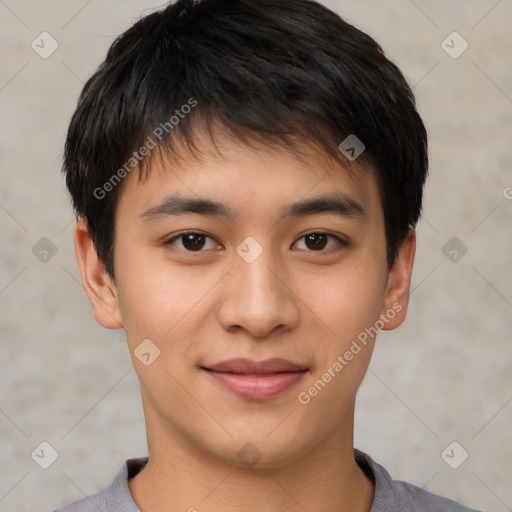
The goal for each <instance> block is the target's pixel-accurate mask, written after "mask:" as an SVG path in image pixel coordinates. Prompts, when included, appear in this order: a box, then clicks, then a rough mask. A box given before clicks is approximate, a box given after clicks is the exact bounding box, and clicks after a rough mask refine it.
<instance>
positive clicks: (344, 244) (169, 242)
mask: <svg viewBox="0 0 512 512" xmlns="http://www.w3.org/2000/svg"><path fill="white" fill-rule="evenodd" d="M187 235H201V236H205V237H206V238H209V239H211V240H214V238H213V237H211V236H209V235H207V234H206V233H202V232H200V231H184V232H182V233H178V234H177V235H174V236H173V237H172V238H169V239H168V240H166V241H165V242H164V245H173V243H174V242H175V241H176V240H179V239H180V238H182V237H184V236H187ZM309 235H326V236H328V237H329V238H333V239H335V240H336V242H338V245H339V246H341V247H347V246H348V245H349V244H348V242H347V241H346V240H343V239H342V238H340V237H339V236H337V235H333V234H332V233H328V232H326V231H310V232H309V233H305V234H304V235H301V236H300V237H299V238H298V239H297V241H298V240H302V239H304V238H306V237H307V236H309ZM216 243H217V244H218V245H221V244H219V243H218V242H216ZM295 243H296V242H294V244H295ZM180 250H183V251H184V252H188V253H201V252H205V250H203V249H201V250H199V251H189V250H187V249H180ZM333 250H334V251H336V250H340V248H339V247H338V248H334V249H333V248H331V249H321V250H318V251H314V250H308V251H307V252H311V253H315V252H318V253H322V252H323V253H327V252H331V251H333Z"/></svg>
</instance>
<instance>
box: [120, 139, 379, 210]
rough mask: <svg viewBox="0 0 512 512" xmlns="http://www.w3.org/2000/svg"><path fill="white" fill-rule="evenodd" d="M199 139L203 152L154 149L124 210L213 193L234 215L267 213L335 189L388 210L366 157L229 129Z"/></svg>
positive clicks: (126, 191) (128, 187)
mask: <svg viewBox="0 0 512 512" xmlns="http://www.w3.org/2000/svg"><path fill="white" fill-rule="evenodd" d="M195 145H196V147H197V149H198V151H194V152H190V151H186V150H185V148H184V147H180V148H179V150H177V151H176V152H173V153H172V154H171V153H169V154H165V153H163V152H161V153H160V152H159V153H158V154H154V155H151V157H152V158H151V160H150V164H149V165H147V166H146V168H145V169H144V172H143V173H138V172H136V171H134V172H133V173H131V175H129V176H127V177H126V178H125V183H123V190H122V193H121V195H120V198H119V201H118V204H117V208H116V215H117V214H118V213H121V214H125V213H126V209H127V208H129V210H130V211H131V212H132V213H135V212H137V213H138V214H139V215H140V214H141V213H143V212H147V211H148V210H150V209H151V208H153V207H156V206H157V205H158V204H159V203H161V202H162V201H163V200H164V199H165V198H166V197H168V196H171V195H177V194H178V195H180V196H184V197H188V198H192V197H197V198H199V197H200V198H209V199H212V200H214V201H215V202H218V203H219V204H222V205H226V206H227V208H226V209H225V210H229V212H230V214H232V215H233V216H234V215H235V214H237V216H238V217H240V216H243V215H245V216H251V215H254V214H255V213H257V214H258V215H259V216H263V215H265V214H269V215H270V214H271V213H272V212H277V211H278V210H280V211H282V206H283V204H292V203H293V202H297V201H299V200H301V199H304V198H307V197H313V196H319V195H321V196H326V195H328V194H329V195H332V194H333V193H335V192H341V193H342V194H343V195H344V196H345V197H346V198H348V199H349V200H353V202H354V203H358V204H361V205H364V210H365V212H364V213H365V214H368V215H370V216H375V215H377V216H379V215H380V214H381V213H382V207H381V201H380V193H379V189H378V183H377V177H376V173H375V169H374V168H373V166H372V165H371V164H370V163H368V162H363V161H362V159H361V160H360V161H359V162H358V161H354V162H347V165H343V164H342V163H341V162H340V161H337V160H335V159H334V158H332V156H330V155H328V154H327V153H326V152H325V150H323V149H322V148H320V147H319V146H318V145H317V144H314V143H310V142H308V141H302V142H299V141H298V143H297V147H296V148H293V149H291V148H288V147H284V146H280V145H278V144H267V145H264V144H262V143H252V144H250V145H247V144H245V143H243V142H241V141H239V140H236V139H234V138H233V137H229V136H227V135H226V134H225V133H222V132H221V133H217V134H216V137H215V141H214V142H213V141H212V140H211V139H208V138H207V137H206V136H202V137H201V136H200V137H199V138H198V139H197V140H196V142H195Z"/></svg>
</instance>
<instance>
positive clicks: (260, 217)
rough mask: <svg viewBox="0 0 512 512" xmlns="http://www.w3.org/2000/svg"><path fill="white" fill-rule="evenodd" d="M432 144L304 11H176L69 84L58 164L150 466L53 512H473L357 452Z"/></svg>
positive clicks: (218, 7)
mask: <svg viewBox="0 0 512 512" xmlns="http://www.w3.org/2000/svg"><path fill="white" fill-rule="evenodd" d="M427 167H428V158H427V137H426V132H425V128H424V125H423V123H422V121H421V118H420V116H419V115H418V113H417V111H416V109H415V105H414V97H413V94H412V92H411V90H410V88H409V86H408V85H407V82H406V80H405V79H404V77H403V75H402V74H401V72H400V71H399V70H398V68H397V67H396V66H395V65H394V64H392V63H391V62H390V61H389V60H388V59H387V58H386V57H385V55H384V54H383V52H382V50H381V48H380V47H379V46H378V44H377V43H376V42H375V41H373V39H371V38H370V37H369V36H368V35H366V34H364V33H362V32H361V31H359V30H358V29H356V28H355V27H353V26H351V25H350V24H348V23H346V22H344V21H343V20H342V19H341V18H340V17H339V16H337V15H336V14H334V13H333V12H331V11H329V10H328V9H326V8H325V7H323V6H322V5H320V4H318V3H316V2H313V1H310V0H283V1H280V2H273V1H269V0H222V1H221V0H198V1H193V0H178V1H177V2H175V3H171V4H169V5H168V6H167V7H166V8H164V9H163V10H161V11H159V12H156V13H153V14H150V15H149V16H146V17H145V18H142V19H141V20H140V21H139V22H137V23H136V24H135V25H134V26H133V27H131V28H130V29H129V30H127V31H126V32H125V33H124V34H123V35H121V36H120V37H119V38H118V39H117V40H116V41H115V42H114V44H113V45H112V47H111V49H110V50H109V52H108V55H107V58H106V60H105V62H104V63H103V64H102V65H101V66H100V68H99V69H98V71H97V72H96V73H95V74H94V76H93V77H92V78H91V79H90V80H89V81H88V82H87V84H86V86H85V88H84V90H83V92H82V95H81V97H80V101H79V104H78V108H77V111H76V112H75V114H74V116H73V119H72V121H71V125H70V128H69V133H68V138H67V141H66V151H65V162H64V170H65V173H66V179H67V185H68V188H69V190H70V193H71V196H72V198H73V203H74V207H75V212H76V215H77V219H78V222H77V225H76V228H75V247H76V254H77V259H78V263H79V266H80V271H81V276H82V282H83V284H84V288H85V290H86V292H87V294H88V296H89V299H90V301H91V304H92V306H93V309H94V314H95V317H96V320H97V321H98V322H99V323H100V324H101V325H102V326H104V327H106V328H108V329H118V328H121V327H122V328H123V329H124V330H125V332H126V337H127V340H128V346H129V349H130V354H131V357H132V360H133V364H134V367H135V370H136V372H137V375H138V378H139V380H140V386H141V395H142V402H143V407H144V413H145V419H146V428H147V438H148V448H149V458H139V459H130V460H129V461H127V462H126V463H125V464H124V465H123V467H122V468H121V470H120V472H119V473H118V475H117V476H116V477H115V479H114V482H113V483H112V484H111V485H110V486H109V487H108V488H106V489H105V490H103V491H102V492H101V493H99V494H98V495H95V496H91V497H88V498H85V499H83V500H81V501H80V502H78V503H75V504H72V505H69V506H67V507H64V508H63V509H61V511H65V512H71V511H75V510H76V511H78V510H79V511H89V510H90V511H93V510H94V511H96V510H101V511H137V510H143V511H145V512H146V511H148V512H153V511H164V510H165V511H168V512H178V511H187V510H188V511H196V510H197V511H199V512H203V511H204V512H217V511H223V512H230V511H235V510H236V511H244V512H252V511H256V510H258V511H259V510H264V511H265V512H278V511H279V512H283V511H285V512H295V511H304V510H307V511H311V512H313V511H314V512H324V511H327V510H329V511H332V510H336V511H339V512H348V511H351V512H354V511H355V512H367V511H371V512H381V511H389V510H392V511H399V510H403V511H414V510H418V511H420V510H421V511H423V512H424V511H434V510H436V511H439V510H443V511H460V512H463V511H469V510H470V509H468V508H465V507H463V506H462V505H459V504H457V503H455V502H453V501H450V500H448V499H445V498H441V497H438V496H434V495H433V494H430V493H428V492H426V491H424V490H422V489H419V488H417V487H415V486H412V485H410V484H406V483H403V482H396V481H393V480H392V479H391V477H390V476H389V474H388V473H387V472H386V470H385V469H384V468H383V467H382V466H380V465H378V464H377V463H375V462H374V461H373V460H372V459H371V458H370V457H369V456H367V455H366V454H364V453H362V452H360V451H358V450H354V447H353V421H354V407H355V396H356V392H357V390H358V388H359V385H360V384H361V382H362V380H363V378H364V375H365V373H366V371H367V368H368V365H369V362H370V357H371V353H372V349H373V346H374V343H375V339H376V335H377V333H378V331H379V330H382V329H387V330H391V329H394V328H396V327H397V326H399V325H400V324H401V323H402V322H403V320H404V318H405V315H406V311H407V304H408V294H409V287H410V278H411V272H412V267H413V260H414V254H415V231H414V226H415V225H416V223H417V221H418V219H419V216H420V213H421V203H422V190H423V185H424V182H425V178H426V174H427Z"/></svg>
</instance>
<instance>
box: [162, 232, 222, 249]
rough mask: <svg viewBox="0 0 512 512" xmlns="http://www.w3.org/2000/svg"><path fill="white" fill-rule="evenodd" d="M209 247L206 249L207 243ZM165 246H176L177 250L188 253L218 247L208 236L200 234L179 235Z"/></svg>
mask: <svg viewBox="0 0 512 512" xmlns="http://www.w3.org/2000/svg"><path fill="white" fill-rule="evenodd" d="M208 241H209V242H210V246H209V247H208V243H207V242H208ZM166 244H167V245H177V247H178V248H179V249H184V250H185V251H188V252H200V251H201V250H202V249H218V248H220V245H219V244H218V243H217V242H215V240H213V238H211V237H209V236H208V235H203V234H202V233H182V234H181V235H178V236H175V237H173V238H171V239H170V240H169V241H168V242H166Z"/></svg>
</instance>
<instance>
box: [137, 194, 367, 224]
mask: <svg viewBox="0 0 512 512" xmlns="http://www.w3.org/2000/svg"><path fill="white" fill-rule="evenodd" d="M189 213H198V214H200V215H207V216H221V217H231V218H233V217H235V214H234V213H233V211H232V210H231V208H229V207H228V206H226V205H224V204H222V203H219V202H216V201H212V200H211V199H207V198H201V197H197V198H195V197H184V196H181V195H178V194H175V195H171V196H168V197H166V198H165V199H163V200H162V201H161V202H160V203H159V204H157V205H156V206H154V207H152V208H150V209H149V210H146V211H145V212H143V213H141V214H140V217H141V218H143V219H145V220H147V221H153V220H158V219H159V218H162V217H167V216H178V215H186V214H189ZM321 213H332V214H336V215H340V216H342V217H354V218H357V219H359V220H367V219H368V214H367V212H366V210H365V209H364V207H363V206H362V205H361V204H360V203H359V202H357V201H356V200H355V199H353V198H351V197H349V196H347V195H345V194H339V193H338V194H333V195H327V196H318V197H312V198H307V199H301V200H300V201H297V202H296V203H293V204H290V205H286V206H284V207H283V208H282V209H281V211H280V214H281V216H283V217H304V216H307V215H314V214H321Z"/></svg>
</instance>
